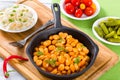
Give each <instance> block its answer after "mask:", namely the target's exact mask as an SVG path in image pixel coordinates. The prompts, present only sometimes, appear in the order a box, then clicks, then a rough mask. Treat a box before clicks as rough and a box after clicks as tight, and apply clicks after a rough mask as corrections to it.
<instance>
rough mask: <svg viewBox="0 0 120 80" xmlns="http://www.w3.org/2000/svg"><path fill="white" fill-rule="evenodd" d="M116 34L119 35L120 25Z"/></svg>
mask: <svg viewBox="0 0 120 80" xmlns="http://www.w3.org/2000/svg"><path fill="white" fill-rule="evenodd" d="M117 35H120V27H119V28H118V30H117Z"/></svg>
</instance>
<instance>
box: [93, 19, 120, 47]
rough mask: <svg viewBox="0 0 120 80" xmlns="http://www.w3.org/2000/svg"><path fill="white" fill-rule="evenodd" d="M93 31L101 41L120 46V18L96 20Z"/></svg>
mask: <svg viewBox="0 0 120 80" xmlns="http://www.w3.org/2000/svg"><path fill="white" fill-rule="evenodd" d="M92 31H93V34H94V35H95V36H96V37H97V38H98V39H99V40H100V41H102V42H104V43H107V44H110V45H120V18H119V17H103V18H100V19H98V20H96V21H95V22H94V23H93V27H92Z"/></svg>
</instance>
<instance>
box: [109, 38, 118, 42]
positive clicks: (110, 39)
mask: <svg viewBox="0 0 120 80" xmlns="http://www.w3.org/2000/svg"><path fill="white" fill-rule="evenodd" d="M107 40H108V41H110V42H115V43H120V39H118V38H109V39H107Z"/></svg>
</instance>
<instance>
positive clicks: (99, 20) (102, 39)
mask: <svg viewBox="0 0 120 80" xmlns="http://www.w3.org/2000/svg"><path fill="white" fill-rule="evenodd" d="M108 18H115V19H120V18H119V17H112V16H109V17H103V18H100V19H98V20H96V21H95V22H94V23H93V26H92V31H93V34H94V35H95V37H97V38H98V39H99V40H100V41H102V42H104V43H107V44H110V45H120V43H113V42H109V41H107V40H105V39H104V38H102V37H100V36H99V35H98V34H97V32H96V31H95V29H94V28H95V26H98V24H99V23H100V22H101V21H104V20H107V19H108Z"/></svg>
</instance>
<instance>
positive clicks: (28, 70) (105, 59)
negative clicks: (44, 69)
mask: <svg viewBox="0 0 120 80" xmlns="http://www.w3.org/2000/svg"><path fill="white" fill-rule="evenodd" d="M22 4H25V5H27V6H30V7H32V8H33V9H34V10H35V11H36V12H37V14H38V17H39V19H38V22H37V23H36V25H35V26H34V27H33V28H32V29H30V30H28V31H26V32H22V33H16V34H15V33H7V32H3V31H0V57H2V58H3V59H4V58H6V57H8V56H10V55H13V54H17V55H21V56H23V57H28V56H27V55H26V51H25V50H26V47H27V44H28V43H29V41H30V40H29V41H28V43H27V44H26V46H25V47H24V48H16V47H13V46H11V45H9V42H12V41H17V40H21V39H24V38H25V37H26V36H27V35H29V34H31V33H32V32H33V31H35V30H36V29H37V28H39V27H40V26H41V25H43V24H45V23H46V22H47V21H48V20H50V19H53V15H52V12H51V10H50V9H48V8H47V7H46V6H44V5H43V4H42V3H40V2H39V1H37V0H29V1H25V2H23V3H22ZM62 24H63V25H65V26H68V27H72V28H76V29H79V28H77V26H74V25H73V24H71V23H70V22H68V21H66V20H64V19H62ZM94 41H95V43H96V44H97V45H98V47H99V53H98V56H97V58H96V60H95V63H94V64H93V66H92V67H91V68H90V69H89V70H88V71H86V72H85V73H84V74H83V75H81V76H79V77H77V78H76V79H75V80H96V79H97V78H98V77H100V76H101V75H102V74H103V73H105V72H106V71H107V70H109V69H110V68H111V67H112V66H114V65H115V64H116V63H117V62H118V60H119V59H118V56H117V55H116V53H114V52H112V51H111V50H110V49H108V48H107V47H105V46H104V45H102V44H101V43H100V42H98V41H96V40H94ZM10 64H11V66H13V67H14V68H15V69H16V70H17V71H18V72H19V73H21V74H22V75H23V76H24V77H25V78H26V79H27V80H49V79H48V78H46V77H45V76H43V75H41V74H40V73H39V72H38V70H37V69H36V68H35V67H34V66H33V65H32V63H31V62H30V60H29V61H27V62H24V63H21V62H19V61H18V60H16V59H14V60H12V61H10Z"/></svg>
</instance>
